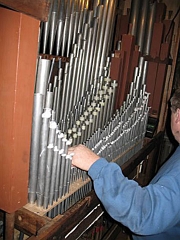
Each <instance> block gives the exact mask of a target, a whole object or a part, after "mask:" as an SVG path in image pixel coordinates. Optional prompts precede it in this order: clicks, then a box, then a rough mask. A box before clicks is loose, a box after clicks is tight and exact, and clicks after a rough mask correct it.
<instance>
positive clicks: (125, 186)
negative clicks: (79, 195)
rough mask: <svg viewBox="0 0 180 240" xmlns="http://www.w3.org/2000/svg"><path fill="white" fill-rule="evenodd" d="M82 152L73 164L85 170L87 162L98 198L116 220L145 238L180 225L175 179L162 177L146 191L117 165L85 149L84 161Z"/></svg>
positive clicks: (179, 207) (146, 188) (82, 150)
mask: <svg viewBox="0 0 180 240" xmlns="http://www.w3.org/2000/svg"><path fill="white" fill-rule="evenodd" d="M78 150H80V149H79V148H77V149H76V150H75V155H74V157H73V159H74V160H73V164H74V165H76V166H79V167H81V166H82V164H83V162H86V163H88V164H87V166H86V167H87V168H86V167H84V170H89V171H88V173H89V175H90V177H91V178H92V179H93V181H94V188H95V192H96V194H97V196H98V197H99V199H100V200H101V202H102V203H103V205H104V207H105V208H106V210H107V212H108V213H109V214H110V215H111V216H112V217H113V218H114V219H115V220H117V221H119V222H121V223H122V224H124V225H125V226H127V227H129V228H130V229H131V230H132V231H133V232H135V233H137V234H141V235H148V234H156V233H160V232H163V231H164V230H165V229H166V228H169V227H171V225H172V224H173V225H174V224H175V223H176V222H178V221H179V214H180V206H179V205H180V204H179V199H180V194H179V185H178V184H177V182H176V181H177V179H176V178H175V177H174V176H166V177H162V178H160V179H159V181H157V182H156V183H155V184H150V185H149V186H147V187H144V188H142V187H140V186H139V185H138V183H137V182H135V181H133V180H128V179H127V178H126V177H124V175H123V174H122V171H121V169H120V167H119V166H118V165H117V164H115V163H109V162H107V161H106V160H105V159H103V158H101V159H98V156H97V155H95V154H94V153H91V154H93V157H92V155H91V157H92V158H91V157H88V156H89V154H88V153H89V151H90V150H88V151H87V152H86V149H85V148H84V147H83V149H82V148H81V154H82V155H81V157H82V158H81V159H80V156H79V153H78V152H79V151H78ZM86 153H87V155H86ZM76 157H78V159H77V158H76Z"/></svg>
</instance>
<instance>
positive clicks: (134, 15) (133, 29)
mask: <svg viewBox="0 0 180 240" xmlns="http://www.w3.org/2000/svg"><path fill="white" fill-rule="evenodd" d="M140 3H141V0H132V1H131V13H130V29H129V34H131V35H134V36H136V35H137V27H138V19H139V10H140Z"/></svg>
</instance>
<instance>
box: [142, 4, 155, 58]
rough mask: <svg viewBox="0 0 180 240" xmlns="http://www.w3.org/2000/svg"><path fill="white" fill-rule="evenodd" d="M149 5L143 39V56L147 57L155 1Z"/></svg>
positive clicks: (153, 20)
mask: <svg viewBox="0 0 180 240" xmlns="http://www.w3.org/2000/svg"><path fill="white" fill-rule="evenodd" d="M149 5H150V6H149V14H148V19H147V26H146V33H145V38H144V47H143V55H149V51H150V44H151V39H152V32H153V24H154V22H155V16H156V5H157V2H156V1H155V2H150V3H149Z"/></svg>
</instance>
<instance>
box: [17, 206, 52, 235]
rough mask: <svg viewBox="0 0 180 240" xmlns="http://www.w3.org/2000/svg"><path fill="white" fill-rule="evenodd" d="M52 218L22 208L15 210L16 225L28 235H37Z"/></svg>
mask: <svg viewBox="0 0 180 240" xmlns="http://www.w3.org/2000/svg"><path fill="white" fill-rule="evenodd" d="M50 220H51V219H50V218H48V217H45V216H39V215H38V214H36V213H33V212H31V211H28V210H27V209H25V208H21V209H19V210H17V211H16V212H15V226H16V228H17V229H19V230H23V231H25V233H26V234H28V235H32V234H33V235H36V234H37V232H38V230H39V229H40V228H42V227H43V226H44V225H46V224H47V223H48V222H50Z"/></svg>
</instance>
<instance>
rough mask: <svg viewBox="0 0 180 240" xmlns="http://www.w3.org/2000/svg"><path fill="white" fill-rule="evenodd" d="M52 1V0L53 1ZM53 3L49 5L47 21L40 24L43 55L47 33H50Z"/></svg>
mask: <svg viewBox="0 0 180 240" xmlns="http://www.w3.org/2000/svg"><path fill="white" fill-rule="evenodd" d="M53 1H54V0H53ZM53 1H52V3H51V7H50V10H49V15H48V20H47V22H44V23H43V24H42V28H43V31H42V32H43V43H42V45H43V50H42V52H43V53H44V54H45V53H46V48H47V43H48V37H49V31H50V21H51V13H52V8H53Z"/></svg>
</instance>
